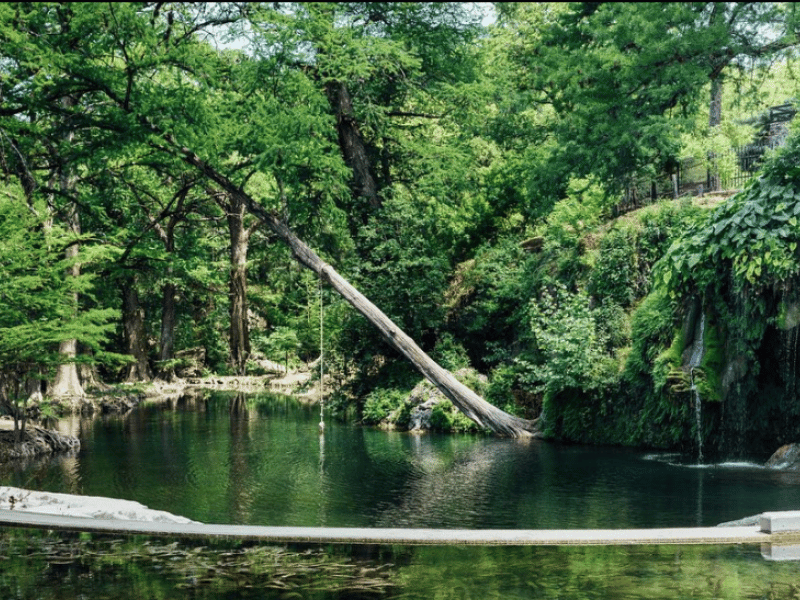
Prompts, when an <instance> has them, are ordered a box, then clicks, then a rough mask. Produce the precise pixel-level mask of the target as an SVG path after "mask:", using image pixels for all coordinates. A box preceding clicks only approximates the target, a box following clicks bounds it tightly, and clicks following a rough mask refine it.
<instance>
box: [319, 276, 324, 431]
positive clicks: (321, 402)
mask: <svg viewBox="0 0 800 600" xmlns="http://www.w3.org/2000/svg"><path fill="white" fill-rule="evenodd" d="M323 308H324V307H323V302H322V273H320V275H319V432H320V433H322V432H324V431H325V384H324V381H325V380H324V379H323V376H324V374H325V368H324V364H325V363H324V360H323V358H324V344H323V342H324V340H325V337H324V335H323V323H324V322H325V319H324V317H325V313H324V311H323Z"/></svg>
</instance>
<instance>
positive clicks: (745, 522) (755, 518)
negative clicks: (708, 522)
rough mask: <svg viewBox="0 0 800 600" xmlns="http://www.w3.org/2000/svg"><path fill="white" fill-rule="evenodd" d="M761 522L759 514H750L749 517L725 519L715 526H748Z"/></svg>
mask: <svg viewBox="0 0 800 600" xmlns="http://www.w3.org/2000/svg"><path fill="white" fill-rule="evenodd" d="M760 522H761V515H752V516H750V517H744V518H743V519H737V520H735V521H725V522H724V523H720V524H719V525H717V527H749V526H752V525H758V524H759V523H760Z"/></svg>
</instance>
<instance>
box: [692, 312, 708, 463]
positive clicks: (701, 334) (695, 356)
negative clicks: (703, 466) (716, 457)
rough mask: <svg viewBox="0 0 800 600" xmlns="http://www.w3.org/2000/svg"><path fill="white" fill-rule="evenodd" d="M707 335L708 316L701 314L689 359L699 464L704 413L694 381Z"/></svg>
mask: <svg viewBox="0 0 800 600" xmlns="http://www.w3.org/2000/svg"><path fill="white" fill-rule="evenodd" d="M705 335H706V314H705V313H701V314H700V323H699V325H698V331H697V332H696V334H695V339H694V342H693V344H692V354H691V356H690V357H689V378H690V380H691V384H692V386H691V391H692V392H693V396H694V398H693V399H694V421H695V422H694V426H695V429H696V430H697V462H700V463H702V462H703V459H704V457H703V412H702V402H703V399H702V398H701V397H700V390H698V389H697V384H696V383H695V381H694V370H695V368H697V367H699V366H700V362H701V361H702V360H703V353H704V352H705Z"/></svg>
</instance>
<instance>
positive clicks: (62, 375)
mask: <svg viewBox="0 0 800 600" xmlns="http://www.w3.org/2000/svg"><path fill="white" fill-rule="evenodd" d="M61 102H62V104H63V105H64V107H73V106H75V104H77V102H76V100H75V99H74V98H71V97H68V96H67V97H65V98H63V99H62V100H61ZM64 138H65V139H66V140H67V141H68V142H71V141H72V139H73V138H74V133H73V132H72V131H70V130H67V132H66V133H65V134H64ZM58 177H59V181H58V185H59V188H60V189H61V191H62V192H64V193H65V194H67V195H68V194H69V192H70V191H71V190H72V189H73V187H74V185H75V181H74V178H73V177H72V176H71V175H70V172H69V167H68V166H67V165H65V164H63V161H62V164H60V165H59V173H58ZM67 226H68V227H69V229H70V230H71V231H72V232H73V233H74V234H75V235H76V236H78V235H80V233H81V222H80V215H79V214H78V207H77V205H76V204H75V203H74V202H70V204H69V206H68V213H67ZM78 250H79V246H78V244H77V243H74V244H71V245H69V246H67V249H66V250H65V252H64V253H65V256H66V258H67V260H71V259H75V258H77V257H78ZM80 274H81V267H80V265H79V264H78V263H77V262H76V263H74V264H73V265H72V266H71V267H70V268H69V271H68V273H67V277H78V276H80ZM73 302H74V305H75V312H76V313H77V311H78V294H77V293H75V294H74V296H73ZM58 352H59V354H61V356H62V357H63V361H62V362H61V364H59V365H58V370H57V371H56V377H55V380H54V381H53V389H52V395H53V396H54V397H56V398H70V399H72V404H75V400H76V399H78V398H81V397H83V395H84V391H83V386H81V381H80V378H79V377H78V368H77V365H76V364H75V359H76V357H77V356H78V340H76V339H72V340H64V341H62V342H61V343H60V344H59V347H58Z"/></svg>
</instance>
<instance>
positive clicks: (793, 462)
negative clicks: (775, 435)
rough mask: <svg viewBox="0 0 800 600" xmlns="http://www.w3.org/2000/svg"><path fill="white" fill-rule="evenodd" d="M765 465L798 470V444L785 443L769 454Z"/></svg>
mask: <svg viewBox="0 0 800 600" xmlns="http://www.w3.org/2000/svg"><path fill="white" fill-rule="evenodd" d="M766 466H768V467H772V468H774V469H784V470H787V471H796V470H800V444H786V445H784V446H781V447H780V448H778V449H777V450H776V451H775V453H774V454H773V455H772V456H770V458H769V460H768V461H767V463H766Z"/></svg>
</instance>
